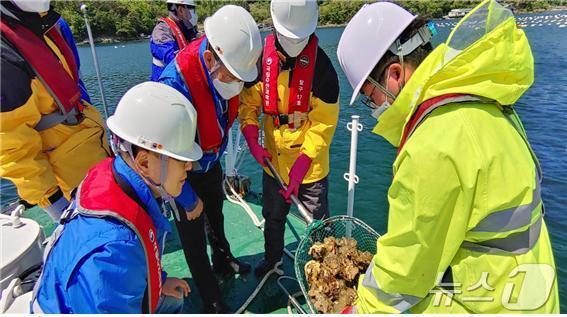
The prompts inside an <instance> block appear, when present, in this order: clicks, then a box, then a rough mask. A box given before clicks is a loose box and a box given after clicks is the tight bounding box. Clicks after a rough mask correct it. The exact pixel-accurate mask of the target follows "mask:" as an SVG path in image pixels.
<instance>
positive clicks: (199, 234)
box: [175, 163, 231, 305]
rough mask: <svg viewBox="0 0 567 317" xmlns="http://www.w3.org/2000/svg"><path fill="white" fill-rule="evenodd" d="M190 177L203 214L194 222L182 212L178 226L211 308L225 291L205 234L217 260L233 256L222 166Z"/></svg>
mask: <svg viewBox="0 0 567 317" xmlns="http://www.w3.org/2000/svg"><path fill="white" fill-rule="evenodd" d="M187 178H188V179H189V183H190V184H191V186H192V187H193V190H195V193H197V196H199V198H200V199H201V200H202V201H203V212H202V213H201V216H199V218H197V219H194V220H192V221H189V220H187V217H185V215H184V214H183V213H182V214H181V215H180V218H181V220H180V221H176V222H175V224H176V226H177V231H178V232H179V238H180V240H181V245H182V247H183V252H184V253H185V259H186V260H187V265H188V266H189V270H190V271H191V275H192V276H193V279H194V280H195V284H196V285H197V288H198V290H199V293H200V295H201V299H202V300H203V304H204V305H209V304H211V303H213V302H218V301H220V300H221V291H220V288H219V284H218V281H217V279H216V277H215V276H214V274H213V270H212V268H211V264H210V262H209V257H208V255H207V239H206V237H205V232H206V235H207V236H208V238H209V243H210V244H211V248H212V250H213V261H222V260H224V259H226V258H227V257H228V256H231V253H230V245H229V244H228V241H227V239H226V235H225V231H224V215H223V213H222V207H223V200H224V193H223V190H222V181H223V173H222V167H221V164H220V163H217V164H216V165H215V166H214V167H213V168H212V169H210V170H209V171H208V172H206V173H194V172H189V173H188V174H187Z"/></svg>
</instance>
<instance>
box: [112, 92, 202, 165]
mask: <svg viewBox="0 0 567 317" xmlns="http://www.w3.org/2000/svg"><path fill="white" fill-rule="evenodd" d="M106 124H107V125H108V128H109V129H110V131H112V133H113V134H115V135H116V136H118V137H119V138H121V139H122V140H124V141H126V142H128V143H130V144H133V145H136V146H139V147H141V148H144V149H147V150H150V151H153V152H156V153H159V154H163V155H166V156H168V157H171V158H174V159H177V160H181V161H197V160H199V159H200V158H201V156H202V155H203V152H202V151H201V148H200V147H199V145H198V144H197V143H195V130H196V128H197V112H196V111H195V108H193V105H192V104H191V102H189V100H187V98H186V97H185V96H183V94H181V93H180V92H179V91H177V90H175V89H174V88H172V87H170V86H167V85H165V84H161V83H156V82H144V83H141V84H138V85H136V86H134V87H132V88H130V89H129V90H128V91H127V92H126V93H125V94H124V96H122V99H120V102H119V103H118V106H116V111H115V112H114V114H113V115H112V116H110V117H109V118H108V120H106Z"/></svg>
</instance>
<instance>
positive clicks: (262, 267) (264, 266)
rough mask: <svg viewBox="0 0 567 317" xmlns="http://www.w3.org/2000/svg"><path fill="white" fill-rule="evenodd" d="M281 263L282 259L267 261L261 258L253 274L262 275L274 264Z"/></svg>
mask: <svg viewBox="0 0 567 317" xmlns="http://www.w3.org/2000/svg"><path fill="white" fill-rule="evenodd" d="M280 264H282V261H281V260H279V261H276V262H273V261H268V260H266V259H263V260H262V261H261V262H260V263H259V264H258V265H257V266H256V268H255V269H254V274H256V276H257V277H263V276H264V275H266V274H268V272H270V270H272V269H273V268H274V267H275V266H278V265H280Z"/></svg>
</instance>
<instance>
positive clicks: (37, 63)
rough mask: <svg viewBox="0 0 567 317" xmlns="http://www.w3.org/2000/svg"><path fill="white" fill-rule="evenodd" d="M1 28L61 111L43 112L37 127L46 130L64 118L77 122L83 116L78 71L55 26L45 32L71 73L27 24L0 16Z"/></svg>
mask: <svg viewBox="0 0 567 317" xmlns="http://www.w3.org/2000/svg"><path fill="white" fill-rule="evenodd" d="M0 29H1V31H2V36H4V37H5V38H6V39H8V41H10V43H12V44H13V45H14V46H15V47H16V48H17V50H18V51H19V52H20V54H22V55H23V57H24V59H25V60H26V62H27V63H28V64H29V65H30V66H31V68H32V69H33V71H34V73H35V74H36V76H37V78H38V79H39V80H40V81H41V83H42V84H43V85H44V86H45V88H46V89H47V91H48V92H49V94H50V95H51V97H53V100H54V101H55V103H56V104H57V106H58V108H59V112H60V113H53V114H47V115H44V117H42V119H41V120H40V122H39V123H38V124H37V126H36V129H37V130H40V131H41V130H45V129H48V128H50V127H52V126H54V125H57V124H59V123H62V122H64V121H67V122H68V123H69V124H76V123H78V122H79V121H80V120H81V118H82V115H81V111H82V110H83V107H84V106H83V104H82V102H81V92H80V90H79V72H78V69H77V63H76V62H75V57H74V55H73V52H72V51H71V48H70V47H69V45H68V44H67V42H65V39H63V37H62V36H61V34H60V33H59V32H58V30H57V28H56V27H55V26H54V27H51V29H49V30H48V31H47V32H46V35H47V36H48V37H49V38H50V39H51V40H52V41H53V43H55V45H56V46H57V48H58V49H59V50H60V51H61V54H62V55H63V58H64V59H65V62H67V65H68V66H69V69H70V70H71V72H72V73H71V74H69V73H68V72H67V71H66V70H65V68H64V67H63V65H62V63H61V62H60V61H59V60H58V59H57V57H56V55H55V54H54V52H53V51H52V50H51V48H49V46H48V45H47V44H46V43H45V42H44V41H43V39H42V38H40V37H39V36H38V35H36V34H35V33H33V32H32V31H30V30H28V29H27V28H26V27H24V26H22V25H19V24H16V23H14V24H12V23H8V22H7V21H4V20H2V21H0ZM48 118H49V119H48Z"/></svg>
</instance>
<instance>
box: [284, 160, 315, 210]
mask: <svg viewBox="0 0 567 317" xmlns="http://www.w3.org/2000/svg"><path fill="white" fill-rule="evenodd" d="M310 167H311V159H310V158H309V156H307V155H305V154H300V155H299V157H298V158H297V159H296V160H295V163H293V166H292V167H291V170H290V171H289V185H288V186H287V190H286V191H283V190H280V193H281V194H282V196H283V197H284V198H285V200H286V201H288V202H289V198H290V197H291V195H294V196H295V197H298V195H299V186H300V185H301V183H302V182H303V179H304V178H305V175H306V174H307V172H308V171H309V168H310Z"/></svg>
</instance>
